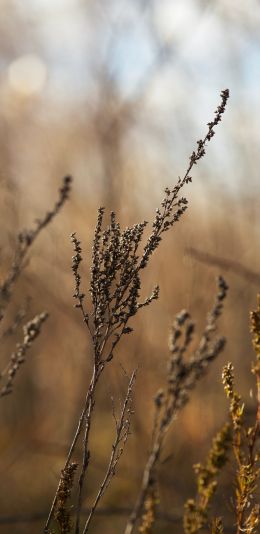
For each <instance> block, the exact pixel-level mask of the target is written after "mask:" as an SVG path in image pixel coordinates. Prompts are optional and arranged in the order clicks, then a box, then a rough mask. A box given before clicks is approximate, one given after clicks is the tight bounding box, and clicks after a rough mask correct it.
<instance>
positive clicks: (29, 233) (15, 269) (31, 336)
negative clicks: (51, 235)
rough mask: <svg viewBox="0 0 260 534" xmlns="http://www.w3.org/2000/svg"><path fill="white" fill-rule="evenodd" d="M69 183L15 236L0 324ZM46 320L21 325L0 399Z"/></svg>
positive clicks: (0, 378) (19, 317)
mask: <svg viewBox="0 0 260 534" xmlns="http://www.w3.org/2000/svg"><path fill="white" fill-rule="evenodd" d="M71 181H72V179H71V177H70V176H66V177H65V178H64V179H63V183H62V186H61V188H60V189H59V199H58V200H57V202H56V204H55V205H54V207H53V209H52V210H51V211H48V212H47V213H46V214H45V216H44V217H43V218H42V219H38V220H37V221H36V227H35V228H34V229H32V230H24V231H22V232H20V234H19V235H18V238H17V246H16V250H15V257H14V260H13V263H12V266H11V269H10V271H9V273H8V275H7V276H6V278H5V280H4V281H3V282H2V283H1V285H0V323H1V320H2V319H3V317H4V312H5V310H6V307H7V305H8V303H9V302H10V300H11V298H12V294H13V288H14V284H15V282H16V281H17V279H18V277H19V276H20V274H21V272H22V270H23V268H24V266H25V262H26V259H27V256H28V251H29V249H30V247H31V246H32V244H33V243H34V241H35V239H36V238H37V237H38V235H39V233H40V232H41V231H42V230H43V229H44V228H46V226H47V225H48V224H49V223H50V222H51V221H52V220H53V218H54V217H55V216H56V215H57V214H58V213H59V211H60V209H61V208H62V206H63V205H64V203H65V201H66V200H67V199H68V196H69V192H70V189H71ZM27 307H28V303H27V306H25V307H22V308H21V309H20V310H19V311H18V313H16V315H15V318H14V320H13V323H12V324H11V325H10V326H9V327H8V328H6V329H5V330H4V331H3V332H2V334H1V335H0V341H3V340H4V338H6V337H7V336H10V335H12V334H14V333H15V332H16V330H17V328H18V327H19V326H20V325H21V323H22V321H23V319H24V317H25V315H26V313H27ZM46 319H47V313H46V312H43V313H40V314H38V315H36V316H35V317H34V319H32V320H31V321H29V322H28V323H27V324H25V325H24V327H23V332H24V338H23V341H22V342H21V343H18V344H17V347H16V350H15V351H14V352H13V353H12V354H11V357H10V359H9V361H8V363H7V364H6V366H5V368H4V369H3V371H2V372H1V373H0V383H1V382H3V385H2V386H1V389H0V397H3V396H5V395H8V394H9V393H11V392H12V390H13V382H14V379H15V376H16V374H17V372H18V370H19V368H20V366H21V364H22V363H24V362H25V359H26V355H27V351H28V349H29V348H30V347H31V345H32V343H33V342H34V340H35V339H36V338H37V337H38V335H39V334H40V332H41V328H42V324H43V322H44V321H45V320H46Z"/></svg>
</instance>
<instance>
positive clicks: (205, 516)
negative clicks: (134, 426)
mask: <svg viewBox="0 0 260 534" xmlns="http://www.w3.org/2000/svg"><path fill="white" fill-rule="evenodd" d="M251 331H252V334H253V347H254V350H255V355H256V361H255V363H254V364H253V365H252V369H251V371H252V373H253V375H254V376H255V378H256V396H255V397H256V413H255V422H254V424H253V425H252V426H247V424H246V421H245V417H244V412H245V403H243V402H242V399H241V396H240V395H239V393H237V391H236V389H235V385H234V367H233V365H232V364H231V363H228V364H227V365H225V366H224V368H223V373H222V380H223V385H224V389H225V392H226V395H227V398H228V400H229V413H230V422H228V423H226V424H225V425H224V427H223V429H222V430H221V432H219V433H218V434H217V436H216V438H215V439H214V440H213V445H212V449H211V450H210V452H209V455H208V458H207V460H206V464H205V465H201V464H197V465H195V466H194V469H195V473H196V475H197V498H196V499H189V500H188V501H187V502H186V505H185V513H184V531H185V534H196V533H198V532H200V531H201V529H202V528H203V527H207V528H208V529H209V531H210V532H211V533H212V534H214V533H215V534H216V533H222V532H223V533H224V532H225V528H224V525H223V517H213V518H212V519H210V505H211V501H212V498H213V496H214V494H215V492H216V489H217V486H218V482H217V479H216V477H217V475H218V474H219V472H220V470H221V469H223V468H224V466H225V465H226V462H227V460H228V459H229V458H228V457H231V458H230V461H231V459H233V463H234V468H235V475H234V480H233V487H234V491H233V490H231V491H230V493H231V494H232V493H234V496H233V497H232V509H233V516H234V521H233V524H234V528H233V532H235V533H236V534H240V533H241V532H245V533H246V534H257V532H259V526H260V504H259V499H258V497H259V493H258V491H259V486H258V483H259V478H260V295H258V302H257V309H256V310H255V311H253V312H252V313H251ZM231 453H232V454H231ZM221 515H222V516H223V513H222V514H221Z"/></svg>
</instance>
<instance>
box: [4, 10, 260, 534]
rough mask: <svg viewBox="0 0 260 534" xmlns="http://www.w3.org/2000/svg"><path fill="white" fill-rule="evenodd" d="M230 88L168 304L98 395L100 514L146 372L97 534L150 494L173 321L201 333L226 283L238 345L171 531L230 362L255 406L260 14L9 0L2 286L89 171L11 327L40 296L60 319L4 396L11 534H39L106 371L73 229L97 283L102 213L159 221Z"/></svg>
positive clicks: (214, 382) (224, 323)
mask: <svg viewBox="0 0 260 534" xmlns="http://www.w3.org/2000/svg"><path fill="white" fill-rule="evenodd" d="M227 87H228V88H229V89H230V94H231V98H230V101H229V102H228V107H227V111H226V113H225V115H224V118H223V122H222V123H221V124H220V125H219V126H218V127H217V131H216V136H215V138H214V139H213V140H212V142H211V143H210V145H209V147H208V149H207V155H206V157H205V158H204V159H203V160H202V161H200V163H199V165H198V166H197V167H196V168H195V170H194V172H193V174H192V176H193V183H192V184H190V185H189V187H187V188H186V190H185V192H184V194H185V196H186V197H187V198H188V200H189V209H188V211H187V212H186V214H185V215H184V216H183V218H182V219H181V221H180V222H179V223H178V224H177V225H176V226H175V227H174V228H173V230H172V231H170V232H169V233H168V235H166V236H165V239H164V241H163V243H162V245H161V247H160V249H159V250H158V251H157V253H156V255H154V258H153V260H152V263H151V266H150V267H149V270H148V271H147V272H146V275H145V276H144V296H146V292H147V293H149V292H150V291H151V289H152V288H153V286H154V285H155V284H156V283H159V285H160V289H161V292H160V299H159V301H158V302H156V303H153V304H152V306H151V307H150V308H149V309H144V310H143V313H140V314H139V316H138V318H137V320H136V321H134V322H133V326H134V329H135V332H134V334H133V335H132V336H131V337H129V338H128V343H127V344H126V345H124V344H122V345H121V347H120V346H119V348H118V351H117V357H116V358H115V359H114V361H113V362H112V363H111V365H110V368H109V370H108V372H107V379H106V380H104V382H103V384H100V388H99V398H98V402H97V406H96V417H95V423H94V429H93V434H92V440H91V445H92V466H91V471H90V478H89V484H88V489H87V498H86V502H85V505H86V506H87V505H89V504H90V503H91V500H92V498H93V496H94V495H95V491H96V488H97V487H98V484H99V482H100V480H101V479H102V474H103V472H104V469H105V466H106V462H107V459H108V458H109V456H110V447H111V442H112V440H113V433H114V420H113V416H112V401H111V397H113V399H114V403H115V405H116V406H117V408H118V409H120V402H121V401H122V399H123V396H124V392H125V389H126V380H125V377H124V373H123V371H122V366H123V367H124V368H125V369H126V370H127V371H128V372H129V373H130V372H131V370H132V369H133V367H134V366H136V365H138V366H139V371H138V381H137V386H136V396H135V416H134V422H133V432H132V435H131V437H130V439H129V443H128V446H127V449H126V451H125V453H124V456H123V458H122V461H121V463H120V467H119V470H118V475H117V477H116V478H115V479H114V481H113V482H112V484H111V486H110V488H109V490H108V492H107V494H106V496H105V498H104V500H103V503H102V505H101V508H106V509H109V510H110V512H109V513H108V514H107V515H105V516H104V515H100V516H98V517H97V519H96V521H95V523H93V526H92V530H91V531H92V532H96V533H98V532H106V533H117V532H118V533H119V532H123V526H124V524H125V521H126V516H125V515H124V513H127V511H124V510H122V508H124V509H131V506H132V505H133V503H134V501H135V498H136V496H137V492H138V487H139V484H140V480H141V474H142V468H143V466H144V464H145V460H146V455H147V451H148V447H149V439H150V428H151V420H152V415H153V400H152V399H153V397H154V395H155V393H156V391H157V389H158V388H159V387H162V386H163V384H164V381H165V376H166V362H167V356H168V351H167V338H168V332H169V327H170V324H171V321H172V319H173V318H174V315H175V314H176V313H177V312H178V311H179V310H180V309H183V308H187V309H188V310H189V311H190V312H191V313H192V316H193V318H194V320H195V321H196V324H197V333H198V336H199V333H200V332H201V331H202V329H203V325H204V324H205V319H206V314H207V311H208V310H209V309H210V306H211V304H212V301H213V299H214V295H215V291H216V290H215V277H216V275H218V274H220V273H221V274H222V275H224V276H225V278H226V280H227V282H228V284H229V286H230V292H229V296H228V300H227V302H226V305H225V313H224V315H223V318H222V319H221V324H220V331H221V334H224V335H225V336H226V337H227V341H228V342H227V347H226V349H225V352H224V353H223V354H222V355H221V356H220V358H219V360H218V362H215V363H214V364H213V366H212V369H211V371H210V372H209V373H208V375H207V377H205V378H204V379H203V380H202V382H201V383H200V385H199V387H198V388H197V390H196V391H195V392H193V393H192V399H191V403H190V404H189V405H188V406H187V407H186V408H185V410H183V412H182V413H181V414H180V415H179V417H178V419H177V420H176V421H175V423H174V425H173V427H172V430H171V433H170V436H169V437H168V440H167V444H166V449H165V458H168V459H167V461H166V462H164V463H163V465H162V467H161V471H160V511H161V514H162V516H164V519H163V518H161V519H160V521H158V524H157V530H156V529H155V532H158V533H171V532H178V533H179V532H182V527H181V522H178V518H179V517H180V516H181V515H182V511H183V504H184V502H185V500H186V499H187V498H188V497H191V496H193V493H194V488H195V485H194V476H193V472H192V465H193V464H194V463H195V462H198V461H201V460H203V457H204V455H205V453H206V451H207V450H208V447H209V443H210V441H211V439H212V436H213V435H214V433H215V432H216V431H217V430H219V428H220V427H221V425H222V423H223V422H224V421H225V419H226V417H227V412H228V406H227V403H226V400H225V397H224V393H223V388H222V385H221V369H222V366H223V365H224V363H226V362H227V361H232V362H233V363H234V365H235V368H236V375H237V381H238V385H239V389H240V392H241V393H242V394H243V395H244V397H245V400H246V401H247V402H248V406H249V411H250V407H253V405H254V400H253V399H252V398H251V397H250V389H251V388H252V387H253V382H252V381H251V378H250V367H251V362H252V360H253V352H252V349H251V340H250V334H249V311H250V310H252V309H254V307H255V303H256V293H257V290H258V289H259V285H260V284H259V277H260V253H259V234H260V226H259V217H260V210H259V207H260V201H259V198H260V196H259V193H260V186H259V166H260V156H259V154H260V138H259V120H260V90H259V88H260V4H259V1H258V0H249V1H248V2H243V1H242V0H218V1H214V0H208V1H206V0H175V1H173V0H27V1H26V2H24V1H22V0H16V1H15V0H1V1H0V155H1V167H0V186H1V195H0V222H1V235H0V253H1V263H0V279H3V278H4V276H5V275H6V273H7V272H8V270H9V268H10V264H11V262H12V258H13V252H14V246H15V239H16V236H17V233H18V232H19V231H20V230H21V229H23V228H30V227H32V225H33V221H34V220H35V218H36V217H40V216H42V215H43V214H44V213H45V212H46V210H48V209H50V208H51V207H52V205H53V204H54V201H55V200H56V197H57V190H58V188H59V186H60V182H61V178H62V177H63V176H64V175H65V174H71V175H72V176H73V178H74V182H73V191H72V195H71V200H70V201H69V203H67V204H66V206H65V207H64V209H63V211H62V213H61V214H60V215H59V216H58V217H57V218H56V219H55V221H54V222H53V224H51V225H50V226H49V227H48V228H47V229H46V231H45V232H43V233H42V234H41V236H40V237H39V239H38V241H37V242H36V243H35V245H34V247H33V249H32V250H31V253H30V261H29V262H28V265H27V267H26V270H25V271H24V273H23V275H22V276H21V278H20V279H19V283H18V284H17V285H16V287H15V292H14V299H13V301H12V305H11V306H10V307H9V312H8V314H7V316H6V319H5V323H4V325H3V324H2V328H4V327H5V328H6V327H7V326H8V324H10V323H12V318H13V317H14V314H15V311H17V309H19V308H20V307H21V306H24V304H25V303H26V302H27V299H28V297H29V298H30V301H29V306H28V311H27V317H28V319H29V318H31V317H32V316H33V314H34V313H38V312H41V311H42V310H45V309H47V310H48V311H49V312H50V319H49V321H48V323H46V325H44V326H45V328H44V332H43V333H42V335H41V337H40V339H39V340H37V342H36V343H35V345H34V347H33V349H32V351H31V352H30V354H29V356H28V360H27V363H26V364H25V365H24V366H23V369H22V370H21V371H20V373H19V376H18V377H17V381H16V383H15V390H14V392H13V394H12V395H10V396H8V397H6V398H4V399H2V401H1V406H0V409H1V425H0V449H1V466H0V469H1V480H2V484H1V490H0V502H1V505H0V507H1V517H2V519H0V532H1V533H5V532H10V531H12V532H14V533H16V532H17V533H19V532H21V533H23V532H32V533H34V532H40V531H41V529H42V526H43V524H44V518H45V514H46V512H47V510H48V509H49V506H50V502H51V499H52V497H53V494H54V491H55V488H56V485H57V481H58V478H59V473H60V469H61V468H62V466H63V463H64V458H65V455H66V452H67V449H68V444H69V443H70V440H71V437H72V435H73V432H74V429H75V425H76V419H77V416H78V414H79V412H80V409H81V405H82V402H83V399H84V394H85V390H86V387H87V384H88V380H89V376H90V370H91V366H90V356H89V341H88V337H87V333H86V331H85V330H84V328H83V326H82V324H81V323H82V321H81V318H80V317H79V315H78V314H77V310H74V308H73V299H72V294H73V284H74V282H73V279H72V275H71V256H72V249H71V244H70V240H69V235H70V233H71V232H73V231H76V232H77V234H78V237H79V238H80V239H81V241H82V245H83V252H84V260H85V261H84V265H83V267H82V274H83V280H84V286H85V288H86V289H87V287H88V279H89V267H90V261H91V242H92V236H93V229H94V226H95V218H96V211H97V208H98V207H99V206H100V205H104V206H106V208H107V210H108V212H109V211H110V210H114V211H116V213H117V216H118V218H119V220H120V222H121V223H122V225H126V226H128V225H131V224H133V223H135V222H139V221H141V220H144V219H146V220H149V221H152V220H153V217H154V212H155V208H156V206H157V205H158V204H159V203H160V202H161V200H162V197H163V190H164V188H165V186H169V187H170V188H171V187H173V186H174V184H175V183H176V181H177V179H178V176H183V173H184V172H185V170H186V168H187V164H188V159H189V156H190V154H191V152H192V151H193V149H194V148H195V147H196V140H197V139H199V138H200V137H201V136H203V135H204V134H205V132H206V125H207V122H208V121H210V120H212V117H213V112H214V110H215V109H216V107H217V105H218V104H219V93H220V91H221V90H222V89H225V88H227ZM191 247H193V249H196V251H197V253H195V252H194V251H193V252H191V251H190V248H191ZM198 252H199V253H200V254H199V253H198ZM201 253H203V255H202V254H201ZM212 255H213V258H212ZM21 336H22V331H21V329H20V331H17V334H16V335H15V336H14V337H12V338H7V339H5V342H1V361H2V363H1V365H2V366H4V362H5V361H6V360H8V358H9V355H10V353H11V351H12V350H13V347H14V346H15V343H16V342H17V341H19V340H20V339H21ZM222 482H223V485H224V489H222V491H220V492H219V494H217V500H218V499H219V503H218V514H220V513H221V514H224V515H225V516H226V524H230V521H231V519H230V514H231V504H230V502H229V498H228V499H226V502H225V504H223V502H222V504H220V503H221V498H223V495H224V497H225V495H229V494H230V481H229V479H228V477H226V478H224V480H223V481H222ZM225 492H226V493H225ZM115 508H116V509H117V513H113V514H112V510H113V509H115ZM120 509H121V511H120ZM220 509H221V512H220ZM167 514H168V515H171V516H172V517H176V518H177V522H176V523H174V524H173V523H170V522H169V521H167V520H166V519H167V518H166V515H167ZM8 521H9V522H8ZM104 529H105V530H104Z"/></svg>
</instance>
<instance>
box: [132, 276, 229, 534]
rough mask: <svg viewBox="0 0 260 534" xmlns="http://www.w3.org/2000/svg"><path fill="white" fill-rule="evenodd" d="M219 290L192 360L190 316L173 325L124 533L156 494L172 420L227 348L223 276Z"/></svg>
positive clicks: (220, 279)
mask: <svg viewBox="0 0 260 534" xmlns="http://www.w3.org/2000/svg"><path fill="white" fill-rule="evenodd" d="M218 288H219V291H218V294H217V297H216V302H215V303H214V306H213V309H212V311H211V312H210V313H209V315H208V318H207V324H206V327H205V330H204V332H203V334H202V337H201V341H200V343H199V346H198V348H197V350H195V352H192V354H191V355H190V357H189V358H187V351H188V349H189V346H190V344H191V341H192V336H193V333H194V323H193V322H192V321H191V320H190V315H189V313H188V312H186V311H182V312H181V313H180V314H179V315H177V317H176V319H175V322H174V324H173V327H172V330H171V334H170V340H169V349H170V358H169V361H168V372H167V387H166V388H165V389H162V390H160V391H159V392H158V393H157V395H156V397H155V401H154V404H155V414H154V422H153V432H152V444H151V450H150V453H149V456H148V460H147V463H146V466H145V468H144V474H143V480H142V486H141V491H140V494H139V496H138V499H137V501H136V504H135V506H134V509H133V512H132V514H131V516H130V518H129V520H128V523H127V526H126V529H125V534H132V532H133V531H134V529H135V527H136V525H137V524H138V522H139V521H140V518H141V516H142V514H143V513H144V509H145V507H146V503H147V501H149V500H150V499H151V496H152V494H153V492H154V489H155V486H156V484H157V470H158V467H159V464H160V460H161V455H162V451H163V446H164V442H165V437H166V435H167V432H168V430H169V428H170V426H171V424H172V422H173V420H174V419H175V417H176V415H177V413H178V412H179V411H180V410H181V409H182V408H183V407H184V406H185V404H186V403H187V402H188V400H189V395H190V391H191V390H192V389H193V388H194V387H195V386H196V384H197V382H198V380H199V379H200V378H201V377H202V376H203V375H204V374H205V372H206V370H207V368H208V366H209V365H210V363H211V362H212V361H213V360H215V358H216V357H217V356H218V354H219V353H220V352H221V351H222V350H223V348H224V345H225V339H224V338H223V337H220V338H215V331H216V328H217V320H218V318H219V316H220V315H221V312H222V308H223V301H224V299H225V298H226V294H227V289H228V288H227V285H226V283H225V281H224V279H223V278H222V277H219V279H218ZM141 528H142V525H141Z"/></svg>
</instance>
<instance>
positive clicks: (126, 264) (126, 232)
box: [45, 89, 229, 534]
mask: <svg viewBox="0 0 260 534" xmlns="http://www.w3.org/2000/svg"><path fill="white" fill-rule="evenodd" d="M228 97H229V91H228V89H226V90H224V91H222V92H221V103H220V105H219V106H218V108H217V110H216V112H215V117H214V119H213V120H212V121H211V122H209V123H208V131H207V133H206V135H205V137H204V138H203V139H200V140H199V141H197V150H196V151H194V152H193V153H192V154H191V156H190V160H189V165H188V168H187V170H186V172H185V174H184V176H183V178H182V179H181V178H179V179H178V182H177V185H176V186H175V187H174V188H173V189H172V190H170V189H169V188H166V189H165V196H164V198H163V200H162V202H161V207H160V208H159V209H157V210H156V214H155V219H154V222H153V224H152V231H151V234H150V236H149V238H148V240H147V242H146V244H145V245H144V246H143V248H142V250H140V247H141V246H142V240H143V234H144V229H145V227H146V226H147V224H148V223H147V222H146V221H144V222H142V223H138V224H135V225H134V226H132V227H129V228H126V229H121V227H120V224H119V223H118V222H117V220H116V216H115V214H114V213H113V212H112V213H111V214H110V224H109V225H108V226H107V227H106V228H105V229H103V219H104V212H105V210H104V208H103V207H101V208H99V210H98V218H97V225H96V229H95V235H94V240H93V252H92V268H91V281H90V295H91V303H92V304H91V306H89V303H88V304H87V306H86V304H85V302H86V297H85V294H84V292H83V291H82V289H81V277H80V273H79V266H80V263H81V261H82V255H81V253H82V250H81V243H80V241H79V239H78V238H77V236H76V234H75V233H73V234H72V236H71V239H72V243H73V247H74V256H73V260H72V270H73V274H74V279H75V291H74V298H75V300H76V305H75V306H76V307H77V308H79V310H80V312H81V314H82V318H83V321H84V324H85V325H86V327H87V329H88V332H89V334H90V337H91V341H92V349H93V351H92V352H93V372H92V378H91V380H90V384H89V387H88V389H87V393H86V398H85V403H84V407H83V410H82V412H81V415H80V418H79V421H78V425H77V429H76V432H75V435H74V438H73V440H72V444H71V447H70V450H69V453H68V456H67V459H66V462H65V466H64V469H66V467H67V466H68V465H69V463H70V462H71V459H72V457H73V454H74V451H75V447H76V445H77V443H78V440H79V437H80V435H81V433H82V432H83V455H82V464H81V470H80V475H79V487H78V498H77V503H76V526H75V534H79V532H80V516H81V508H82V502H83V487H84V481H85V477H86V473H87V470H88V466H89V459H90V451H89V436H90V429H91V423H92V416H93V409H94V403H95V391H96V387H97V384H98V382H99V379H100V376H101V375H102V373H103V371H104V369H105V367H106V365H107V364H108V363H109V362H110V361H111V360H112V359H113V357H114V351H115V348H116V347H117V345H118V343H119V342H120V340H121V339H122V337H123V336H125V335H128V334H129V333H131V332H132V327H131V326H129V321H130V319H131V318H132V317H134V316H135V315H136V314H137V313H138V312H139V310H140V309H141V308H143V307H145V306H148V305H150V304H151V302H152V301H153V300H156V299H157V298H158V294H159V288H158V286H156V287H155V288H154V290H153V291H152V293H151V295H150V296H149V297H147V298H146V299H145V300H143V301H142V300H140V290H141V273H142V270H143V269H144V268H145V267H146V266H147V265H148V263H149V261H150V259H151V256H152V254H153V252H154V251H155V250H156V249H157V248H158V246H159V243H160V241H161V239H162V235H163V234H164V233H165V232H166V231H168V230H169V229H170V228H171V227H172V226H173V225H174V223H175V222H177V221H178V220H179V219H180V217H181V216H182V215H183V213H184V212H185V210H186V209H187V200H186V199H185V198H183V197H180V196H179V195H180V192H181V190H182V188H183V187H184V186H185V185H186V184H188V183H189V182H191V176H190V172H191V170H192V168H193V166H194V165H196V164H197V162H198V161H199V160H200V159H201V158H202V157H203V156H204V155H205V149H206V145H207V142H209V141H210V140H211V139H212V137H213V136H214V133H215V132H214V127H215V126H217V124H218V123H219V122H220V121H221V119H222V115H223V113H224V111H225V108H226V103H227V100H228ZM57 497H58V492H57V491H56V494H55V497H54V500H53V503H52V506H51V510H50V513H49V517H48V519H47V522H46V526H45V531H46V532H48V527H49V525H50V522H51V519H52V516H53V512H54V508H55V504H56V501H57Z"/></svg>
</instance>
